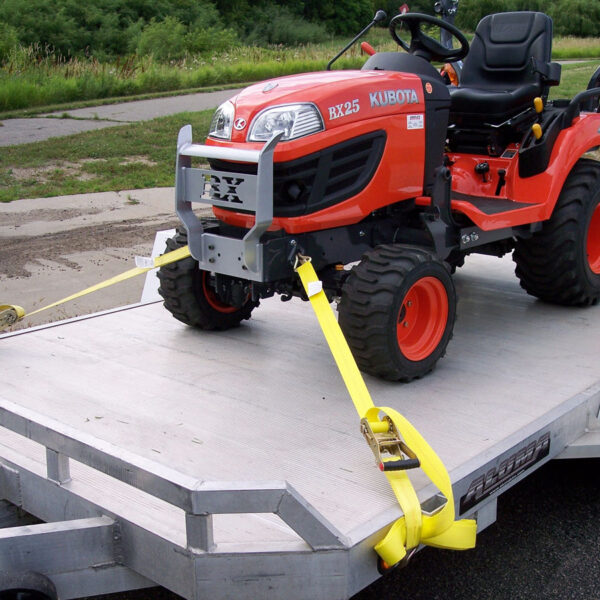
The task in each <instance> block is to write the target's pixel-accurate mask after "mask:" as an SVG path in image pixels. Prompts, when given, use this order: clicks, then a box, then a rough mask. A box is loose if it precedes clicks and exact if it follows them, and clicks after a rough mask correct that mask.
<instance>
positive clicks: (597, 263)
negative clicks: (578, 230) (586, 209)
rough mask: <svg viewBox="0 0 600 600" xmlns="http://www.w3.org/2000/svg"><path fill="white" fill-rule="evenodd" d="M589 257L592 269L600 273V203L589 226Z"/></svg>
mask: <svg viewBox="0 0 600 600" xmlns="http://www.w3.org/2000/svg"><path fill="white" fill-rule="evenodd" d="M587 258H588V263H589V265H590V269H591V270H592V271H593V272H594V273H596V274H598V275H600V204H598V205H597V206H596V209H595V210H594V213H593V214H592V220H591V221H590V226H589V228H588V238H587Z"/></svg>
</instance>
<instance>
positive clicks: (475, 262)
mask: <svg viewBox="0 0 600 600" xmlns="http://www.w3.org/2000/svg"><path fill="white" fill-rule="evenodd" d="M512 271H513V267H512V263H511V261H510V259H508V258H506V259H502V260H499V259H492V258H487V257H480V256H478V257H470V258H469V259H468V261H467V265H466V266H465V267H464V268H463V269H461V270H459V272H457V274H456V276H455V283H456V286H457V292H458V296H459V305H458V319H457V324H456V327H455V335H454V339H453V340H452V341H451V343H450V345H449V347H448V354H447V356H446V357H445V358H444V359H442V360H441V361H440V363H439V364H438V366H437V368H436V370H435V371H434V372H433V373H432V374H430V375H428V376H427V377H425V378H423V379H422V380H419V381H414V382H412V383H410V384H407V385H406V384H396V383H388V382H383V381H380V380H377V379H375V378H372V377H368V376H367V377H365V380H366V383H367V386H368V387H369V390H370V392H371V395H372V397H373V400H374V401H375V403H376V404H378V405H380V406H389V407H392V408H394V409H396V410H398V411H400V412H401V413H402V414H404V415H405V416H406V417H407V418H408V419H409V420H410V421H411V422H412V423H413V424H414V425H415V426H416V427H417V429H418V430H419V431H420V432H421V434H422V435H423V436H424V437H425V438H426V439H427V440H428V442H429V443H430V444H431V446H432V447H433V448H434V449H435V451H436V452H437V454H438V455H439V456H440V458H441V459H442V460H443V462H444V463H445V465H446V467H447V469H448V472H449V473H450V476H451V479H452V482H453V487H454V493H455V500H456V503H457V515H461V516H468V515H472V514H476V515H477V517H478V525H479V527H480V528H483V527H485V526H487V525H488V524H490V523H491V522H493V521H494V519H495V502H496V498H497V496H498V495H499V494H500V493H502V491H504V490H505V489H507V488H508V487H510V486H511V485H513V484H514V483H516V482H517V481H519V480H520V479H522V478H523V477H525V476H526V475H527V474H528V473H529V472H531V471H532V470H534V469H535V468H537V467H538V466H540V465H541V464H543V463H544V462H546V461H547V460H550V459H551V458H553V457H556V456H558V455H560V454H561V453H563V451H564V450H565V448H567V447H568V446H571V448H570V449H569V450H567V453H566V454H565V456H566V455H571V456H584V455H586V454H587V455H590V454H592V455H597V452H596V450H597V447H598V440H597V439H596V438H597V434H595V433H593V430H594V428H597V427H598V421H597V416H598V410H599V407H600V306H597V307H591V308H588V309H573V308H562V307H556V306H551V305H546V304H543V303H541V302H539V301H536V300H534V299H533V298H531V297H529V296H527V295H526V294H525V293H524V292H523V291H522V290H521V289H520V288H519V285H518V282H517V280H516V278H515V277H514V275H513V273H512ZM0 357H1V360H2V364H3V372H4V377H3V383H2V387H1V388H0V424H2V425H3V426H4V428H3V431H2V432H1V436H0V457H2V459H1V466H2V469H1V471H0V483H1V485H2V488H1V489H2V497H3V498H5V499H7V500H8V501H10V502H11V503H12V504H16V505H18V506H22V507H23V508H24V509H25V510H26V511H28V512H29V513H32V514H34V515H35V516H37V517H39V518H40V519H42V520H43V521H47V522H48V524H44V525H34V526H28V527H26V528H20V530H18V531H17V530H12V531H11V530H10V529H9V530H4V531H5V532H7V533H6V539H7V540H8V541H7V543H10V544H12V546H11V547H12V548H13V549H14V548H15V543H16V542H15V540H17V542H18V543H22V544H23V545H24V546H23V547H24V548H27V547H29V546H27V544H33V545H34V546H35V547H36V548H38V550H39V548H44V551H43V552H40V551H37V552H33V553H32V555H31V556H29V555H28V558H27V559H25V558H24V556H25V553H24V552H23V553H14V552H11V559H10V561H8V562H9V563H10V564H7V560H5V559H4V556H5V554H6V553H4V552H2V550H0V556H1V557H2V560H3V563H4V564H3V569H7V568H8V567H12V568H23V565H24V564H25V566H26V567H27V568H29V569H33V570H36V571H40V572H42V573H46V574H48V576H49V577H50V579H52V581H54V582H55V583H56V585H57V588H58V590H59V595H60V597H61V598H71V597H77V596H83V595H91V594H96V593H105V592H111V591H118V590H121V589H132V588H135V587H144V586H148V585H154V584H155V583H157V584H160V585H163V586H165V587H167V588H169V589H171V590H172V591H174V592H176V593H178V594H180V595H182V596H184V597H186V598H190V599H192V598H201V597H204V596H210V597H212V598H215V599H218V598H228V597H234V596H235V597H239V598H256V597H262V598H282V597H285V598H286V599H287V600H292V599H295V598H298V599H300V598H323V599H324V598H327V599H329V600H331V599H335V598H348V597H349V596H351V595H353V594H355V593H356V592H358V591H359V590H360V589H362V588H363V587H365V586H366V585H368V584H369V583H371V582H372V581H374V580H375V579H376V578H377V577H378V576H379V575H378V572H377V569H376V555H375V553H374V551H373V550H372V547H373V545H374V543H375V542H376V541H378V540H379V539H380V538H381V537H382V536H383V534H384V533H385V531H386V530H387V528H388V527H389V525H391V524H392V523H393V522H394V520H396V519H397V518H398V517H399V516H400V514H401V513H400V508H399V507H398V505H397V503H396V500H395V497H394V495H393V493H392V491H391V489H390V488H389V486H388V484H387V482H386V480H385V477H383V475H382V474H381V473H380V472H379V471H378V469H377V468H376V466H375V463H374V461H373V458H372V455H371V452H370V451H369V448H368V446H367V445H366V444H365V442H364V439H363V438H362V436H361V434H360V431H359V427H358V419H357V417H356V414H355V411H354V409H353V406H352V403H351V401H350V400H349V398H348V396H347V392H346V390H345V388H344V385H343V383H342V380H341V377H340V376H339V374H338V372H337V370H336V368H335V365H334V362H333V359H332V358H331V355H330V353H329V350H328V348H327V345H326V343H325V340H324V338H323V335H322V333H321V331H320V329H319V326H318V323H317V321H316V318H315V317H314V315H313V313H312V309H311V307H310V305H309V304H308V303H302V302H300V301H295V300H294V301H292V302H290V303H285V304H284V303H281V302H279V300H277V299H271V300H268V301H264V302H263V303H262V304H261V306H260V307H259V308H258V309H256V310H255V312H254V313H253V317H252V319H251V320H250V321H248V322H244V323H243V324H242V326H241V327H240V328H238V329H235V330H230V331H226V332H218V333H211V332H199V331H195V330H192V329H190V328H188V327H186V326H184V325H182V324H180V323H178V322H177V321H175V320H174V319H173V318H172V316H171V315H170V314H169V313H168V312H167V311H165V310H164V309H163V308H162V306H160V305H158V304H146V305H136V306H134V307H126V308H123V309H120V310H115V311H109V312H107V313H102V314H100V315H96V316H93V317H91V318H89V317H84V318H79V319H74V320H71V321H68V322H63V323H59V324H52V325H48V326H42V327H38V328H35V329H31V330H25V331H19V332H15V333H12V334H5V335H3V336H0ZM589 430H592V433H590V434H587V437H586V436H585V434H586V432H588V431H589ZM577 440H579V442H578V444H577V445H572V444H573V442H576V441H577ZM586 440H591V441H590V442H589V443H587V442H586ZM590 448H591V449H590ZM569 453H570V454H569ZM69 457H70V459H69ZM413 475H414V476H413ZM411 479H412V480H413V482H414V485H415V489H416V490H417V492H418V494H419V498H420V500H421V501H422V502H423V501H426V500H428V499H430V498H433V497H434V496H435V494H436V492H437V490H435V489H433V486H431V485H428V481H427V480H426V478H425V477H424V476H423V475H422V474H421V473H420V472H415V473H411ZM221 513H224V514H221ZM36 528H37V529H36ZM22 529H26V530H27V531H21V530H22ZM67 535H68V536H71V538H69V539H72V540H74V541H72V542H69V544H67V545H66V546H65V547H64V548H68V550H67V549H64V551H63V552H62V558H60V557H59V555H60V553H57V552H56V547H55V545H54V544H56V540H57V539H58V540H64V539H66V536H67ZM36 536H37V537H36ZM28 540H29V541H28ZM60 543H64V542H60ZM1 544H2V539H0V545H1ZM73 549H76V551H74V550H73ZM28 561H29V562H28Z"/></svg>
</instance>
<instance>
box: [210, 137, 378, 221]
mask: <svg viewBox="0 0 600 600" xmlns="http://www.w3.org/2000/svg"><path fill="white" fill-rule="evenodd" d="M385 140H386V135H385V131H374V132H371V133H368V134H366V135H362V136H359V137H356V138H352V139H350V140H346V141H345V142H342V143H340V144H336V145H335V146H330V147H329V148H325V149H324V150H321V151H319V152H315V153H314V154H308V155H307V156H303V157H302V158H298V159H296V160H293V161H289V162H284V163H275V165H274V167H275V168H274V171H275V172H274V181H273V203H274V207H273V211H274V216H276V217H299V216H302V215H307V214H310V213H313V212H316V211H319V210H322V209H324V208H327V207H329V206H333V205H334V204H338V203H339V202H343V201H344V200H347V199H348V198H351V197H352V196H355V195H356V194H358V193H359V192H361V191H362V190H363V189H364V188H365V187H366V186H367V184H368V183H369V181H371V179H372V177H373V175H374V174H375V171H376V170H377V167H378V165H379V161H380V160H381V156H382V154H383V149H384V147H385ZM210 163H211V167H212V168H213V169H216V170H219V171H231V172H238V173H240V172H243V173H254V174H255V173H256V165H250V164H239V163H236V164H233V163H228V162H226V161H221V160H212V161H210Z"/></svg>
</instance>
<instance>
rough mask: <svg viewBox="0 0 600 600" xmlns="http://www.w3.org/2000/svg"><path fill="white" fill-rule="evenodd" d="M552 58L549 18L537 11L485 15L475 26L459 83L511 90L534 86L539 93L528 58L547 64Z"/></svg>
mask: <svg viewBox="0 0 600 600" xmlns="http://www.w3.org/2000/svg"><path fill="white" fill-rule="evenodd" d="M551 55H552V19H551V18H550V17H549V16H547V15H545V14H543V13H539V12H507V13H498V14H494V15H488V16H487V17H484V18H483V19H481V21H480V22H479V25H477V29H476V30H475V37H474V38H473V41H472V43H471V49H470V50H469V54H468V55H467V57H466V59H465V61H464V64H463V69H462V73H461V78H460V84H461V86H465V87H478V88H483V89H488V90H510V89H514V88H516V87H519V86H522V85H526V84H531V83H534V84H537V85H539V86H540V92H542V87H543V84H542V78H541V75H540V74H539V73H537V72H535V71H534V69H532V66H531V57H532V56H533V57H534V58H535V59H536V60H538V61H540V62H542V63H549V62H550V60H551ZM546 93H547V92H546Z"/></svg>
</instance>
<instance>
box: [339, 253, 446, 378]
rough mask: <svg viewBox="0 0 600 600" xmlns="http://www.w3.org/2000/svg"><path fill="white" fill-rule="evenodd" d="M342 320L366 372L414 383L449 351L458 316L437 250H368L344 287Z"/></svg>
mask: <svg viewBox="0 0 600 600" xmlns="http://www.w3.org/2000/svg"><path fill="white" fill-rule="evenodd" d="M338 310H339V324H340V327H341V328H342V331H343V332H344V334H345V336H346V339H347V341H348V344H349V346H350V349H351V350H352V353H353V355H354V358H355V359H356V362H357V364H358V366H359V367H360V369H361V370H362V371H365V372H366V373H370V374H371V375H375V376H377V377H381V378H383V379H388V380H392V381H411V380H412V379H415V378H419V377H423V375H425V374H427V373H429V371H431V370H432V369H433V368H434V367H435V365H436V363H437V361H438V360H439V359H440V358H441V357H442V356H443V355H444V354H445V352H446V346H447V345H448V342H449V341H450V338H451V337H452V330H453V328H454V320H455V318H456V292H455V289H454V283H453V282H452V278H451V276H450V274H449V272H448V269H447V268H446V267H445V266H444V263H442V261H440V260H439V259H438V258H437V257H436V256H435V255H434V254H433V253H431V252H429V251H428V250H424V249H422V248H416V247H412V246H400V245H397V244H387V245H383V246H378V247H377V248H375V249H373V250H370V251H369V252H367V253H366V254H365V255H364V256H363V258H362V260H361V262H360V263H359V264H358V265H357V266H356V267H354V268H353V269H352V271H351V273H350V275H349V276H348V279H347V280H346V282H345V283H344V286H343V289H342V298H341V301H340V303H339V306H338Z"/></svg>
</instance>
